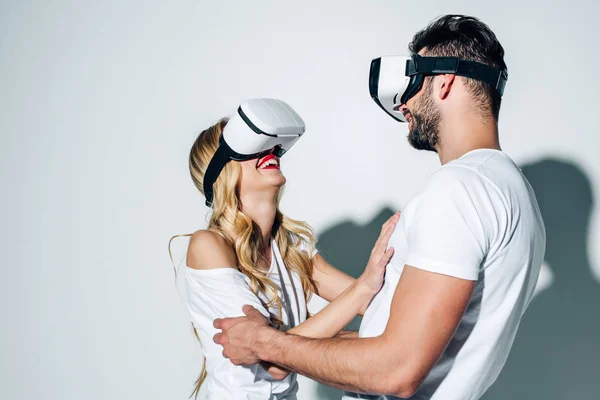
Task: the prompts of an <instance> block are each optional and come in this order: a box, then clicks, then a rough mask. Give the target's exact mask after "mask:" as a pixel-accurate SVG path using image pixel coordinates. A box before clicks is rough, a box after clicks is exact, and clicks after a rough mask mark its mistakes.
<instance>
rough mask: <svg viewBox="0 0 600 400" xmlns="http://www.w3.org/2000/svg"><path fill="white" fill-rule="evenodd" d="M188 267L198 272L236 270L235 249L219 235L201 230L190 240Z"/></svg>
mask: <svg viewBox="0 0 600 400" xmlns="http://www.w3.org/2000/svg"><path fill="white" fill-rule="evenodd" d="M187 266H188V267H190V268H193V269H198V270H210V269H219V268H234V269H235V268H236V267H237V258H236V256H235V251H234V249H233V248H232V247H231V246H230V245H229V243H227V241H226V240H225V239H224V238H223V237H222V236H221V235H219V234H218V233H216V232H213V231H210V230H199V231H197V232H195V233H194V234H193V235H192V236H191V238H190V245H189V247H188V252H187Z"/></svg>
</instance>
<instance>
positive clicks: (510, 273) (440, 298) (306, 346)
mask: <svg viewBox="0 0 600 400" xmlns="http://www.w3.org/2000/svg"><path fill="white" fill-rule="evenodd" d="M409 48H410V51H411V52H412V53H413V55H414V54H418V55H420V56H424V57H440V56H449V57H457V58H459V59H461V60H470V61H476V62H478V63H481V64H485V65H487V66H491V67H495V68H496V69H498V70H500V71H503V70H506V65H505V63H504V60H503V58H504V49H503V48H502V46H501V45H500V43H499V42H498V40H497V39H496V36H495V35H494V33H493V32H492V31H491V30H490V29H489V28H488V26H487V25H485V24H483V23H482V22H481V21H479V20H477V19H476V18H472V17H466V16H458V15H448V16H443V17H441V18H438V19H437V20H435V21H433V22H432V23H431V24H430V25H429V26H428V27H427V28H425V29H424V30H422V31H421V32H419V33H417V34H416V35H415V37H414V38H413V41H412V42H411V44H410V46H409ZM414 57H415V58H416V56H414ZM484 68H485V67H484ZM415 93H416V94H413V95H412V97H410V98H409V99H408V100H406V103H405V104H401V106H400V111H402V113H403V114H404V116H405V119H406V120H407V122H408V129H409V136H408V140H409V142H410V144H411V145H412V146H413V147H415V148H417V149H422V150H430V151H435V152H437V154H438V156H439V158H440V161H441V164H442V166H441V167H440V168H439V169H438V170H437V171H436V172H435V173H434V174H432V175H431V176H430V177H429V178H428V179H427V180H426V181H425V183H424V184H423V185H422V186H421V187H420V189H419V190H418V192H417V194H416V195H415V196H414V197H413V198H412V199H411V200H410V201H409V203H408V204H407V205H406V207H405V209H404V210H403V213H402V217H401V219H400V222H399V224H398V226H397V228H396V230H395V232H394V234H393V236H392V238H391V239H390V246H391V247H393V248H394V249H395V253H394V256H393V258H392V260H391V261H390V263H389V264H388V267H387V271H386V281H385V284H384V286H383V288H382V289H381V291H380V292H379V293H378V295H377V296H376V297H375V298H374V299H373V301H372V303H371V304H370V306H369V308H368V309H367V311H366V313H365V316H364V318H363V321H362V325H361V328H360V332H359V333H354V334H352V333H342V334H340V335H338V336H337V337H334V338H331V339H309V338H304V337H299V336H295V335H290V334H286V333H283V332H279V331H276V330H274V329H271V328H269V327H268V326H267V322H266V321H265V319H264V318H263V317H262V316H261V315H260V313H258V311H256V310H253V309H252V308H249V307H245V309H244V312H245V314H246V315H247V317H241V318H231V319H223V320H216V321H215V327H216V328H218V329H222V331H223V333H222V334H217V335H216V336H215V341H216V342H217V343H220V344H222V345H223V347H224V354H225V355H226V356H227V357H228V358H230V359H231V360H232V362H234V363H236V364H253V363H256V362H258V361H259V360H264V361H267V362H271V363H274V364H277V365H280V366H282V367H285V368H287V369H290V370H294V371H297V372H298V373H301V374H303V375H306V376H308V377H311V378H313V379H315V380H318V381H320V382H323V383H325V384H328V385H331V386H334V387H338V388H341V389H345V390H347V391H348V392H347V393H346V395H345V396H344V398H345V399H352V398H379V399H383V398H393V397H394V396H395V397H402V398H406V397H411V398H413V399H435V400H438V399H443V400H449V399H450V400H451V399H478V398H480V397H481V396H482V395H483V393H484V392H485V391H486V390H487V389H488V388H489V386H490V385H491V384H492V383H493V382H494V381H495V379H496V378H497V377H498V374H499V373H500V370H501V368H502V366H503V365H504V363H505V361H506V358H507V356H508V352H509V350H510V347H511V345H512V342H513V339H514V337H515V334H516V331H517V328H518V325H519V322H520V319H521V316H522V315H523V313H524V311H525V309H526V308H527V305H528V304H529V302H530V300H531V298H532V296H533V291H534V288H535V285H536V282H537V277H538V274H539V270H540V266H541V263H542V261H543V256H544V250H545V231H544V225H543V222H542V218H541V215H540V212H539V209H538V206H537V202H536V199H535V195H534V193H533V191H532V189H531V187H530V186H529V184H528V183H527V181H526V179H525V178H524V177H523V175H522V174H521V171H520V170H519V168H518V167H517V166H516V165H515V163H514V162H513V161H512V160H511V159H510V158H509V157H508V156H507V155H506V154H505V153H503V152H502V150H501V149H500V144H499V140H498V114H499V110H500V99H501V97H500V96H501V90H498V86H493V85H491V84H490V83H485V82H483V81H481V80H476V79H471V78H467V77H464V76H459V74H458V73H456V74H454V73H439V72H438V73H435V74H431V75H428V76H425V77H424V79H423V81H422V87H421V88H420V90H418V91H415ZM351 392H356V393H351ZM358 393H376V394H381V395H387V396H390V397H385V396H381V397H379V396H373V397H371V396H366V395H360V394H358Z"/></svg>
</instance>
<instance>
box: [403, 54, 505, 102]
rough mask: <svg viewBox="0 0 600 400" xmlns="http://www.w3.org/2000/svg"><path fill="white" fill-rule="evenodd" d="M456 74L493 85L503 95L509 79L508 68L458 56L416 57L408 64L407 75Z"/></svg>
mask: <svg viewBox="0 0 600 400" xmlns="http://www.w3.org/2000/svg"><path fill="white" fill-rule="evenodd" d="M416 74H423V75H439V74H455V75H459V76H464V77H465V78H472V79H475V80H478V81H481V82H485V83H488V84H490V85H492V86H493V87H494V88H495V89H496V90H497V91H498V93H499V94H500V96H502V95H503V94H504V87H505V86H506V81H507V80H508V73H507V72H506V70H499V69H498V68H495V67H492V66H490V65H485V64H482V63H479V62H476V61H470V60H462V59H459V58H457V57H422V56H417V57H414V58H413V59H412V60H411V61H409V62H408V63H407V65H406V75H407V76H413V75H416Z"/></svg>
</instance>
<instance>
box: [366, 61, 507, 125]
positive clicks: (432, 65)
mask: <svg viewBox="0 0 600 400" xmlns="http://www.w3.org/2000/svg"><path fill="white" fill-rule="evenodd" d="M441 74H455V75H459V76H463V77H465V78H471V79H475V80H478V81H481V82H485V83H489V84H490V85H492V87H494V88H495V89H496V90H497V91H498V93H499V94H500V96H502V94H503V93H504V86H505V85H506V81H507V80H508V72H507V71H506V70H500V69H498V68H495V67H492V66H489V65H486V64H482V63H479V62H476V61H469V60H463V59H460V58H457V57H425V56H420V55H418V54H413V55H412V56H384V57H379V58H376V59H374V60H373V61H371V71H370V73H369V92H370V93H371V97H372V98H373V100H374V101H375V103H377V105H378V106H379V107H381V109H382V110H383V111H385V112H386V113H387V114H388V115H390V116H391V117H392V118H394V119H395V120H396V121H400V122H406V118H405V117H404V114H403V113H402V112H401V111H400V110H399V108H400V105H402V104H406V102H407V101H408V100H410V99H411V98H412V97H413V96H414V95H416V94H417V93H418V92H419V90H421V88H422V87H423V82H424V80H425V77H426V76H430V75H441Z"/></svg>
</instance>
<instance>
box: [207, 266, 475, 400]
mask: <svg viewBox="0 0 600 400" xmlns="http://www.w3.org/2000/svg"><path fill="white" fill-rule="evenodd" d="M474 286H475V285H474V282H473V281H470V280H464V279H460V278H455V277H450V276H446V275H441V274H437V273H433V272H428V271H425V270H421V269H417V268H414V267H411V266H409V265H406V266H405V268H404V272H403V273H402V276H401V277H400V280H399V282H398V286H397V287H396V292H395V294H394V298H393V301H392V306H391V314H390V318H389V321H388V324H387V326H386V329H385V331H384V332H383V334H382V335H380V336H378V337H374V338H363V339H342V338H337V337H336V338H332V339H309V338H303V337H299V336H295V335H291V334H285V333H283V332H279V331H275V330H273V329H269V328H266V327H264V326H256V325H255V327H254V328H255V329H249V328H251V326H249V325H247V326H244V325H245V324H246V323H238V324H236V321H231V323H230V322H229V321H228V322H227V323H224V324H222V323H221V322H219V323H218V325H219V327H222V328H223V330H224V334H223V335H222V336H225V338H223V337H221V336H220V335H218V336H219V337H216V338H215V339H216V341H217V342H218V343H221V344H222V345H224V347H225V350H224V354H225V355H226V356H227V357H229V358H230V359H231V360H232V362H234V363H243V362H240V360H244V359H245V358H244V356H242V354H243V353H244V351H245V350H247V351H251V352H252V353H253V354H254V355H255V356H257V357H258V358H260V359H262V360H265V361H268V362H271V363H274V364H277V365H281V366H283V367H286V368H288V369H290V370H293V371H296V372H298V373H300V374H302V375H306V376H309V377H311V378H313V379H315V380H318V381H320V382H323V383H326V384H328V385H331V386H334V387H338V388H341V389H345V390H351V391H356V392H363V393H380V394H390V395H395V396H399V397H409V396H410V395H412V394H414V392H415V391H416V390H417V389H418V387H419V386H420V385H421V383H422V381H423V380H424V379H425V377H426V376H427V374H428V373H429V371H430V370H431V368H432V367H433V366H434V365H435V362H436V361H437V360H438V359H439V357H440V356H441V354H442V352H443V351H444V349H445V347H446V345H447V344H448V342H449V340H450V339H451V337H452V335H453V334H454V331H455V330H456V327H457V326H458V324H459V322H460V320H461V317H462V315H463V313H464V310H465V308H466V306H467V304H468V302H469V299H470V298H471V294H472V292H473V288H474ZM244 349H245V350H244Z"/></svg>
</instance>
